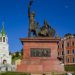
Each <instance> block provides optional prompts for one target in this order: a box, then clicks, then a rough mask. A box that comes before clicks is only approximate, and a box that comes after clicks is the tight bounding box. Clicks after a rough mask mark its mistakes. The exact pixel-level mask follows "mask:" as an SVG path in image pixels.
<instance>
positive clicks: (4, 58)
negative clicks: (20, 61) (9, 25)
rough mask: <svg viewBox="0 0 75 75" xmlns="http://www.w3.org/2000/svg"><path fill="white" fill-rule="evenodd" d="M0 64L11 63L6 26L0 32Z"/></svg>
mask: <svg viewBox="0 0 75 75" xmlns="http://www.w3.org/2000/svg"><path fill="white" fill-rule="evenodd" d="M0 64H11V55H9V44H8V37H7V35H6V33H5V30H4V26H3V27H2V30H1V33H0Z"/></svg>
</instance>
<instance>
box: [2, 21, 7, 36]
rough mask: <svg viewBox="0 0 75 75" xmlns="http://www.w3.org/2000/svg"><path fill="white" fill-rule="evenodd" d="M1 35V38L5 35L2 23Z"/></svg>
mask: <svg viewBox="0 0 75 75" xmlns="http://www.w3.org/2000/svg"><path fill="white" fill-rule="evenodd" d="M1 34H2V36H5V35H6V33H5V29H4V22H3V23H2V30H1Z"/></svg>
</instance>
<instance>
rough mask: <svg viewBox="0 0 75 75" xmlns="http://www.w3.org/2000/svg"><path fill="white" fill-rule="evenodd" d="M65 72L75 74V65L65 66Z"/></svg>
mask: <svg viewBox="0 0 75 75" xmlns="http://www.w3.org/2000/svg"><path fill="white" fill-rule="evenodd" d="M65 70H66V71H72V72H75V65H65Z"/></svg>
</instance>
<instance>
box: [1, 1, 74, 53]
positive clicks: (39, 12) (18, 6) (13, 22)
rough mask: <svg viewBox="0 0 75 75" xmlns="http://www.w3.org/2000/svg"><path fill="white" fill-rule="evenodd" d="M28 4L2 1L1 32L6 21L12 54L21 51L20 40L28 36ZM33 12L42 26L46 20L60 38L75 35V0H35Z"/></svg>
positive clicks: (26, 2)
mask: <svg viewBox="0 0 75 75" xmlns="http://www.w3.org/2000/svg"><path fill="white" fill-rule="evenodd" d="M28 2H29V0H0V30H1V28H2V22H3V21H4V23H5V31H6V33H7V35H8V38H9V46H10V51H11V52H15V51H19V50H21V48H22V44H21V42H20V38H21V37H24V38H25V37H27V36H28V15H27V6H28ZM32 10H34V11H35V13H36V17H35V20H36V21H37V22H39V23H40V25H41V26H42V25H43V21H44V19H46V20H47V21H48V23H49V24H50V25H51V26H52V27H53V28H55V30H56V32H57V33H58V35H59V36H61V37H63V36H64V34H66V33H68V32H69V33H73V34H74V33H75V0H34V3H33V6H32Z"/></svg>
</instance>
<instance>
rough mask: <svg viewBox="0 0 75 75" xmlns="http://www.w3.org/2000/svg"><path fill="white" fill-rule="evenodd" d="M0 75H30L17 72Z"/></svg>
mask: <svg viewBox="0 0 75 75" xmlns="http://www.w3.org/2000/svg"><path fill="white" fill-rule="evenodd" d="M0 75H30V74H29V73H19V72H5V73H1V74H0Z"/></svg>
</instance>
